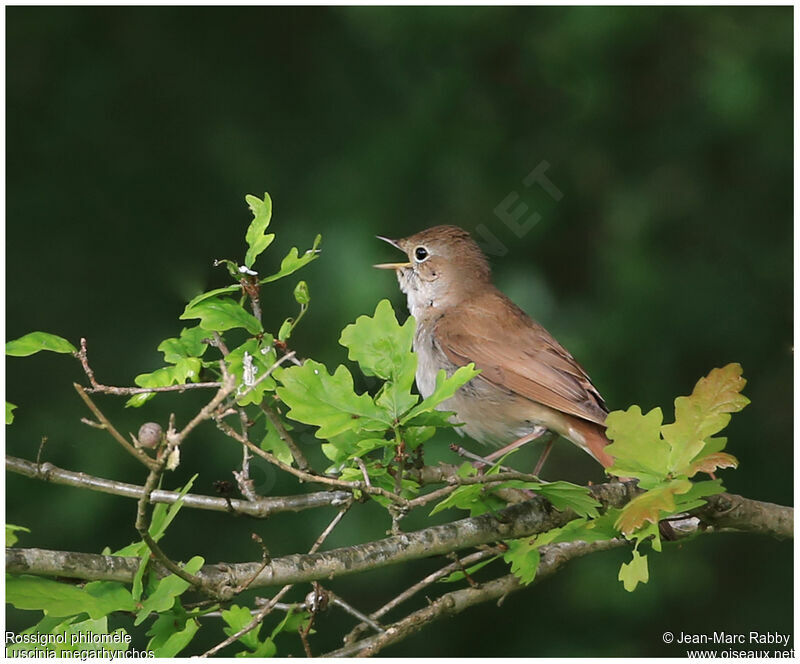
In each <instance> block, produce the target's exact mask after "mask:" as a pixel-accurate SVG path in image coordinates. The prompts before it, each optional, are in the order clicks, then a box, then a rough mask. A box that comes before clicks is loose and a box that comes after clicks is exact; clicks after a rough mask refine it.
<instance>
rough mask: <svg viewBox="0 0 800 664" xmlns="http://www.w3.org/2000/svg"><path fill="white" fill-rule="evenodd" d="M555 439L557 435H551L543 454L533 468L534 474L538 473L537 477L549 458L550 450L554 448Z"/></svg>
mask: <svg viewBox="0 0 800 664" xmlns="http://www.w3.org/2000/svg"><path fill="white" fill-rule="evenodd" d="M555 439H556V437H555V436H550V439H549V440H548V441H547V442H546V443H545V446H544V449H543V450H542V456H540V457H539V460H538V461H537V462H536V467H535V468H534V469H533V474H534V475H536V477H539V473H541V472H542V466H544V462H545V461H546V460H547V455H548V454H550V450H551V449H553V441H555Z"/></svg>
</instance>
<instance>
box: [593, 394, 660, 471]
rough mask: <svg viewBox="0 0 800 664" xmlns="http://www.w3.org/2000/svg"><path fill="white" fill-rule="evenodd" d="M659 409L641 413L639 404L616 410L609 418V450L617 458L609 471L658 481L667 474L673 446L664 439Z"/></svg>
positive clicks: (607, 424)
mask: <svg viewBox="0 0 800 664" xmlns="http://www.w3.org/2000/svg"><path fill="white" fill-rule="evenodd" d="M662 419H663V416H662V414H661V409H660V408H653V410H651V411H650V412H649V413H647V414H646V415H642V409H641V408H639V406H631V407H630V408H628V410H624V411H623V410H615V411H613V412H611V413H609V414H608V417H607V418H606V427H607V429H606V435H607V436H608V438H609V440H612V441H613V443H612V444H611V445H609V446H608V447H606V451H607V452H608V453H609V454H611V455H612V456H613V457H614V465H613V466H612V467H611V468H609V472H610V473H612V474H615V475H618V476H620V477H638V478H639V479H641V480H646V481H647V482H650V483H655V482H658V481H660V480H662V479H663V478H664V477H666V475H667V472H668V462H669V454H670V448H669V445H668V444H667V443H666V441H664V440H662V438H661V422H662Z"/></svg>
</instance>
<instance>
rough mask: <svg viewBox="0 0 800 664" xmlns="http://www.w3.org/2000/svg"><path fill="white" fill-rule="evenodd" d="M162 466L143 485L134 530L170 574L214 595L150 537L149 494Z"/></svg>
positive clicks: (161, 470)
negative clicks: (171, 558)
mask: <svg viewBox="0 0 800 664" xmlns="http://www.w3.org/2000/svg"><path fill="white" fill-rule="evenodd" d="M164 465H165V463H164V462H162V463H160V464H159V467H158V468H155V469H153V470H151V471H150V472H149V473H148V475H147V481H146V482H145V483H144V490H143V491H142V497H141V498H139V501H138V503H137V505H136V530H137V531H138V532H139V535H140V536H141V538H142V540H143V541H144V542H145V543H146V544H147V548H148V549H150V553H152V554H153V556H154V557H155V558H156V560H158V562H160V563H161V564H162V565H163V566H164V567H166V568H167V569H168V570H169V571H170V572H172V573H173V574H175V575H176V576H178V577H180V578H181V579H183V580H184V581H187V582H188V583H190V584H191V585H193V586H194V587H196V588H197V589H198V590H204V591H205V592H207V593H209V594H216V593H215V592H214V591H211V590H210V589H209V588H206V587H205V584H204V583H203V580H202V579H201V578H200V577H199V576H196V575H194V574H190V573H189V572H187V571H185V570H184V569H181V568H180V567H179V566H178V565H176V564H175V563H174V562H172V560H170V558H169V557H168V556H167V555H166V554H165V553H164V552H163V551H162V550H161V547H160V546H158V544H157V543H156V541H155V540H154V539H153V537H152V536H151V535H150V519H148V517H147V505H148V503H149V501H150V494H151V493H152V492H153V489H155V488H156V486H157V485H158V482H159V480H160V479H161V474H162V472H163V470H164Z"/></svg>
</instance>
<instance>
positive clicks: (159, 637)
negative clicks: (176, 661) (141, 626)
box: [147, 605, 200, 657]
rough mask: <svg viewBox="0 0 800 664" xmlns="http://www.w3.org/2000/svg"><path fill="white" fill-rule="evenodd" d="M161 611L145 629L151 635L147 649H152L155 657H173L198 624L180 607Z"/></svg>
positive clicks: (185, 644)
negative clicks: (147, 628)
mask: <svg viewBox="0 0 800 664" xmlns="http://www.w3.org/2000/svg"><path fill="white" fill-rule="evenodd" d="M176 609H178V610H175V609H173V610H172V611H168V612H165V613H161V614H160V615H159V616H158V618H156V620H155V622H154V623H153V625H152V626H151V627H150V629H149V630H148V631H147V636H149V637H151V639H150V641H149V642H148V644H147V650H152V651H153V653H154V654H155V656H156V657H175V656H176V655H177V654H178V653H179V652H180V651H181V650H183V649H184V648H185V647H186V646H188V645H189V643H190V642H191V640H192V639H193V638H194V635H195V634H196V633H197V630H198V629H200V624H199V623H198V622H197V620H195V619H193V618H188V617H187V616H186V612H185V611H183V609H182V608H178V606H177V605H176Z"/></svg>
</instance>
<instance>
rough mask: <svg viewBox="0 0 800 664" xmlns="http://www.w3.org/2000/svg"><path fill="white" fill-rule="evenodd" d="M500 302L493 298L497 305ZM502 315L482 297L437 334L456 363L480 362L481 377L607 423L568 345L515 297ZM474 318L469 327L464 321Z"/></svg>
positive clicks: (448, 316) (445, 319) (449, 317)
mask: <svg viewBox="0 0 800 664" xmlns="http://www.w3.org/2000/svg"><path fill="white" fill-rule="evenodd" d="M496 302H498V300H497V299H496V298H493V300H492V304H495V303H496ZM502 303H503V307H504V309H505V311H504V314H505V315H502V316H498V315H497V314H498V311H497V308H496V306H493V307H492V309H493V311H489V310H488V309H487V308H486V306H485V305H486V302H485V301H484V300H481V299H478V300H477V301H475V302H473V303H471V304H470V305H466V306H464V305H462V306H460V307H457V308H456V309H454V310H452V311H450V312H447V313H445V314H444V315H443V316H441V317H440V318H439V320H438V321H437V322H436V330H435V336H436V339H437V342H438V343H439V344H440V346H441V348H442V351H443V352H444V353H445V355H447V357H448V359H449V360H450V361H451V362H453V363H454V364H456V365H464V364H467V363H469V362H474V363H475V366H476V367H477V368H478V369H480V370H481V374H480V376H479V379H480V378H483V379H484V380H487V381H489V382H490V383H493V384H494V385H497V386H499V387H504V388H506V389H509V390H511V391H513V392H515V393H517V394H519V395H521V396H523V397H525V398H527V399H530V400H531V401H535V402H537V403H540V404H543V405H545V406H548V407H550V408H553V409H555V410H558V411H561V412H564V413H568V414H570V415H574V416H576V417H580V418H582V419H585V420H588V421H590V422H596V423H597V424H604V423H605V419H606V414H607V412H608V411H607V410H606V407H605V403H604V402H603V398H602V397H601V396H600V394H599V393H598V391H597V389H596V388H595V387H594V385H592V382H591V380H590V379H589V376H587V375H586V372H585V371H584V370H583V368H582V367H581V366H580V365H579V364H578V363H577V362H576V361H575V359H574V358H573V357H572V355H570V354H569V353H568V352H567V351H566V349H565V348H564V347H563V346H562V345H561V344H559V343H558V342H557V341H556V340H555V339H554V338H553V337H552V336H550V334H549V333H548V332H547V330H545V329H544V328H543V327H542V326H541V325H539V324H538V323H536V322H535V321H533V320H531V319H530V318H528V316H527V315H526V314H525V313H524V312H523V311H522V310H521V309H519V307H517V306H516V305H514V304H513V303H512V302H511V301H510V300H508V299H507V298H505V297H503V298H502ZM465 318H466V319H468V320H469V321H470V325H469V326H468V327H467V326H465V325H464V324H463V320H464V319H465Z"/></svg>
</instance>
